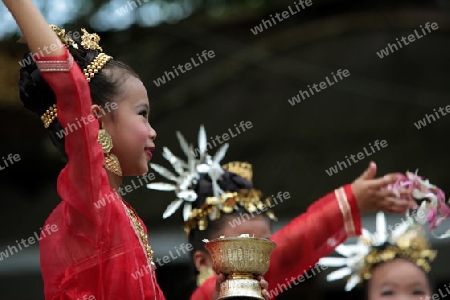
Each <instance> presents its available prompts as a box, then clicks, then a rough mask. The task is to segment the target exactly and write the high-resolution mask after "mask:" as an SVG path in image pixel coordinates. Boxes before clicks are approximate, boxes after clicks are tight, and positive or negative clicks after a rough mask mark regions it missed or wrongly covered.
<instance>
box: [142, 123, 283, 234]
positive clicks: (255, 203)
mask: <svg viewBox="0 0 450 300" xmlns="http://www.w3.org/2000/svg"><path fill="white" fill-rule="evenodd" d="M177 137H178V140H179V141H180V145H181V149H182V150H183V152H184V154H185V155H186V156H187V158H188V160H187V162H184V161H182V160H181V159H179V158H178V157H176V156H175V155H173V154H172V153H171V152H170V150H169V149H167V148H164V149H163V156H164V157H165V158H166V159H167V160H168V161H169V162H170V163H171V164H172V166H173V168H174V169H175V172H176V173H177V174H178V175H175V174H174V173H172V172H171V171H169V170H167V169H166V168H164V167H162V166H160V165H157V164H151V165H150V166H151V168H153V169H154V170H155V171H156V172H158V173H159V174H161V175H162V176H164V177H165V178H167V179H169V180H171V181H173V182H174V183H173V184H169V183H151V184H148V185H147V188H149V189H154V190H160V191H174V192H175V194H176V196H177V199H176V200H174V201H173V202H172V203H170V205H169V206H168V207H167V209H166V211H165V212H164V214H163V218H168V217H169V216H171V215H172V214H173V213H174V212H175V211H176V210H177V209H178V208H180V206H181V205H182V204H183V203H184V207H183V219H184V228H185V232H186V233H187V234H189V233H190V231H191V230H193V229H196V228H198V229H199V230H205V229H206V228H207V227H208V222H209V221H216V220H218V219H219V218H220V217H221V214H222V213H224V214H228V213H232V212H234V211H236V210H237V209H244V210H245V211H247V212H249V213H251V214H253V213H258V214H259V213H261V212H264V213H265V214H266V215H267V216H268V217H269V218H270V219H272V220H276V217H275V215H274V214H273V212H272V211H271V210H270V209H268V208H269V207H272V206H271V202H270V198H267V199H265V200H262V194H261V192H260V191H259V190H256V189H249V190H247V189H245V190H244V189H243V190H240V191H237V192H230V191H223V190H222V189H221V188H220V187H219V184H218V180H219V179H220V178H221V176H222V174H223V173H224V170H228V171H229V172H232V173H235V174H237V175H239V176H240V177H242V178H244V179H246V180H248V181H250V182H251V181H252V176H253V171H252V165H251V164H249V163H247V162H230V163H228V164H226V165H223V166H220V164H219V162H220V161H221V160H222V158H223V157H224V156H225V153H226V151H227V149H228V144H224V145H223V146H222V147H221V148H220V149H219V150H218V151H217V153H216V154H215V155H214V157H211V156H210V155H208V153H207V147H208V145H207V139H206V132H205V129H204V127H203V126H201V127H200V132H199V138H198V139H199V141H198V143H199V147H198V148H197V149H195V151H194V150H193V147H192V146H188V143H187V142H186V140H185V139H184V137H183V136H182V135H181V133H179V132H177ZM201 175H208V176H209V177H210V178H211V182H212V190H213V196H212V197H207V198H206V200H205V202H204V204H203V205H202V206H201V207H199V208H194V209H193V208H192V203H193V202H194V201H195V200H196V199H197V197H198V195H197V193H196V192H195V190H196V186H197V185H198V184H199V181H200V178H201Z"/></svg>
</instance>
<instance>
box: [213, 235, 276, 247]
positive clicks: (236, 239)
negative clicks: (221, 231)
mask: <svg viewBox="0 0 450 300" xmlns="http://www.w3.org/2000/svg"><path fill="white" fill-rule="evenodd" d="M248 240H253V241H260V242H264V243H269V244H273V245H274V246H276V244H275V242H273V241H271V240H270V239H264V238H256V237H237V236H234V237H227V238H220V237H219V238H216V239H214V240H211V241H208V242H207V243H205V245H207V244H209V243H217V242H226V241H248Z"/></svg>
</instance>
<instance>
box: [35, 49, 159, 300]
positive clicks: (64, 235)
mask: <svg viewBox="0 0 450 300" xmlns="http://www.w3.org/2000/svg"><path fill="white" fill-rule="evenodd" d="M44 60H45V61H44ZM37 64H38V66H39V69H40V71H41V73H42V76H43V78H44V79H45V80H46V82H47V83H48V84H49V85H50V86H51V88H52V90H53V91H54V93H55V95H56V96H57V106H58V116H57V117H58V120H59V122H60V123H61V125H62V126H63V127H64V128H65V129H71V127H70V125H69V124H72V129H71V130H70V131H69V132H68V134H67V135H66V137H65V147H66V153H67V155H68V158H69V161H68V163H67V165H66V166H65V168H64V169H63V170H62V171H61V173H60V175H59V178H58V186H57V189H58V194H59V196H60V197H61V199H62V202H61V203H60V204H59V205H58V206H57V207H56V209H55V210H54V211H53V212H52V213H51V214H50V216H49V218H48V219H47V221H46V223H45V224H46V227H48V226H53V228H55V226H56V228H57V229H56V232H55V233H53V234H51V235H49V236H45V237H44V233H41V240H40V253H41V269H42V276H43V280H44V293H45V299H47V300H56V299H58V300H63V299H71V300H77V299H95V300H100V299H101V300H127V299H129V300H141V299H145V300H150V299H151V300H155V299H158V300H162V299H165V298H164V295H163V293H162V292H161V290H160V288H159V286H158V284H157V282H156V276H155V272H154V269H155V268H154V264H153V263H152V262H151V254H152V253H151V251H150V250H149V249H147V245H145V244H146V243H147V242H146V240H145V239H144V238H143V236H145V237H146V234H147V231H146V228H145V226H144V225H143V222H142V220H140V219H139V218H138V217H137V216H136V215H135V212H134V210H133V209H132V208H131V207H130V206H129V205H128V204H126V203H124V202H123V200H122V199H121V198H120V197H119V196H118V195H117V194H116V192H115V191H114V190H113V189H112V188H111V187H110V185H109V180H108V176H107V174H106V171H105V169H104V168H103V166H102V165H103V160H104V156H103V152H102V147H101V146H100V144H99V143H98V142H97V137H98V131H99V124H98V121H97V120H96V119H93V118H92V111H91V105H92V101H91V97H90V89H89V85H88V82H87V81H86V78H85V76H84V75H83V73H82V72H81V70H80V68H79V67H78V65H77V64H76V63H73V58H72V56H71V55H70V54H69V52H68V51H66V53H65V55H62V56H58V57H43V58H42V59H39V60H37ZM89 116H90V118H89ZM89 120H91V121H89ZM87 121H89V122H87ZM77 122H78V124H82V123H84V124H82V126H80V127H79V128H76V129H75V130H73V124H74V123H75V124H76V123H77ZM102 199H103V201H104V200H107V201H106V205H98V201H99V200H102ZM94 203H96V204H97V205H98V206H96V205H94ZM46 227H44V229H45V228H46ZM144 242H145V243H144ZM148 248H149V247H148Z"/></svg>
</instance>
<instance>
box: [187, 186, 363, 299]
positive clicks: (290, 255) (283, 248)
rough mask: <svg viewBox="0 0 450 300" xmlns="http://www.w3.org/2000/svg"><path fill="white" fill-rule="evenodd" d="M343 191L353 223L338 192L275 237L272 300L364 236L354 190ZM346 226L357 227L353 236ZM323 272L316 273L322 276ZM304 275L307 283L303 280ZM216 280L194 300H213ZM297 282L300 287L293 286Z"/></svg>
mask: <svg viewBox="0 0 450 300" xmlns="http://www.w3.org/2000/svg"><path fill="white" fill-rule="evenodd" d="M340 190H341V191H343V192H345V193H343V194H344V195H346V200H345V201H346V203H347V204H348V207H347V209H348V212H351V214H349V216H351V217H350V218H349V219H345V218H344V215H345V213H344V212H342V210H341V208H340V205H339V201H338V198H337V196H336V194H337V192H336V191H334V192H332V193H329V194H328V195H326V196H325V197H323V198H321V199H319V200H318V201H316V202H314V203H313V204H312V205H311V206H310V207H309V208H308V210H307V212H306V213H304V214H302V215H300V216H298V217H297V218H295V219H294V220H293V221H291V222H290V223H289V224H288V225H286V226H285V227H283V228H282V229H281V230H280V231H278V232H277V233H275V234H274V235H272V237H271V240H272V241H273V242H275V243H276V244H277V246H276V247H275V250H274V251H273V252H272V255H271V257H270V267H269V270H268V271H267V273H266V274H265V275H264V278H265V279H266V280H267V282H268V283H269V294H270V295H271V299H274V298H276V296H277V295H278V294H280V293H281V292H283V291H284V290H287V289H289V288H290V287H293V286H294V284H295V285H297V284H299V283H301V282H304V281H305V280H307V276H312V274H313V273H312V271H311V272H307V271H308V270H309V269H311V267H314V266H315V264H316V263H317V262H318V260H319V259H320V258H322V257H324V256H326V255H328V254H330V253H331V252H333V251H334V249H335V248H336V246H338V245H339V244H341V243H343V242H344V241H345V240H346V239H347V238H349V237H352V236H354V235H360V234H361V230H362V229H361V216H360V213H359V210H358V205H357V202H356V199H355V197H354V195H353V192H352V190H351V186H350V185H346V186H344V187H342V188H341V189H340ZM337 191H338V190H337ZM344 209H345V208H344ZM344 222H347V223H348V224H351V225H354V226H353V229H354V230H353V232H352V233H348V232H346V230H345V226H344ZM319 270H320V269H319ZM319 270H316V271H315V272H316V273H317V272H320V271H319ZM305 272H307V274H305ZM302 275H303V281H301V280H302V279H300V278H299V276H302ZM292 277H294V278H292ZM215 279H216V276H213V277H212V278H209V279H208V280H206V281H205V282H204V283H203V285H202V286H200V287H199V288H197V289H196V290H195V291H194V293H193V294H192V296H191V300H210V299H211V298H212V294H213V292H214V288H215ZM294 279H295V280H296V283H294V282H293V281H294ZM293 283H294V284H293Z"/></svg>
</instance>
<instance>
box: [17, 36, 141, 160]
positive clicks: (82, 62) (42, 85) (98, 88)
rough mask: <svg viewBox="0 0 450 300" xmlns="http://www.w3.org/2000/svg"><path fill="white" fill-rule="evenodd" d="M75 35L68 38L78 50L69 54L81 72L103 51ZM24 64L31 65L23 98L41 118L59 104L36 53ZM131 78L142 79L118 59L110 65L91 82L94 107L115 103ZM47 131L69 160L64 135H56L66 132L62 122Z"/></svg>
mask: <svg viewBox="0 0 450 300" xmlns="http://www.w3.org/2000/svg"><path fill="white" fill-rule="evenodd" d="M75 33H78V32H75ZM75 33H73V34H72V33H68V35H69V36H70V37H71V38H72V40H74V42H75V43H76V44H77V45H78V49H75V48H73V47H69V51H70V53H71V54H72V56H73V58H74V61H75V62H76V63H77V64H78V66H79V67H80V69H81V70H83V69H85V68H86V67H87V66H88V65H89V64H90V63H91V62H92V61H93V60H94V58H95V57H97V55H98V54H99V53H100V52H99V50H86V49H84V48H83V46H82V45H81V38H80V35H79V33H78V34H77V35H76V34H75ZM34 55H36V54H34ZM23 61H24V62H30V63H28V64H26V65H25V66H22V67H21V69H20V80H19V88H20V99H21V100H22V102H23V104H24V106H25V108H27V109H29V110H30V111H32V112H33V113H35V114H37V115H38V116H42V115H43V114H44V113H45V112H46V111H47V109H49V108H50V107H51V106H52V105H53V104H55V103H56V96H55V94H54V93H53V91H52V89H51V88H50V86H49V85H48V84H47V83H46V82H45V81H44V79H43V78H42V76H41V73H40V71H39V69H38V68H37V65H36V63H35V61H34V57H33V54H32V53H31V52H28V53H26V54H25V59H24V60H23ZM104 70H111V71H113V70H120V71H121V72H120V75H119V73H118V72H109V73H106V72H104ZM130 75H131V76H133V77H136V78H139V76H138V75H137V74H136V73H135V72H134V71H133V70H132V69H131V68H130V67H129V66H127V65H126V64H124V63H122V62H119V61H115V60H110V61H109V62H107V63H106V65H105V66H104V67H103V68H102V70H101V71H100V72H98V73H97V74H95V76H94V78H92V79H91V81H90V82H89V87H90V91H91V99H92V104H97V105H99V106H100V107H102V106H104V105H105V104H106V103H107V102H112V101H114V98H115V97H116V96H117V95H118V94H119V87H120V84H121V83H122V82H123V81H124V79H125V77H124V76H130ZM47 129H48V132H49V134H50V139H51V140H52V142H53V144H54V145H55V146H56V147H57V148H58V149H59V150H60V151H61V153H62V154H63V155H64V156H65V157H66V153H65V148H64V135H61V134H60V136H58V135H57V134H56V133H57V132H59V133H62V130H63V127H62V126H61V124H60V123H59V121H58V120H57V119H55V120H54V121H53V122H52V123H51V125H50V126H49V127H48V128H47Z"/></svg>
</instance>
